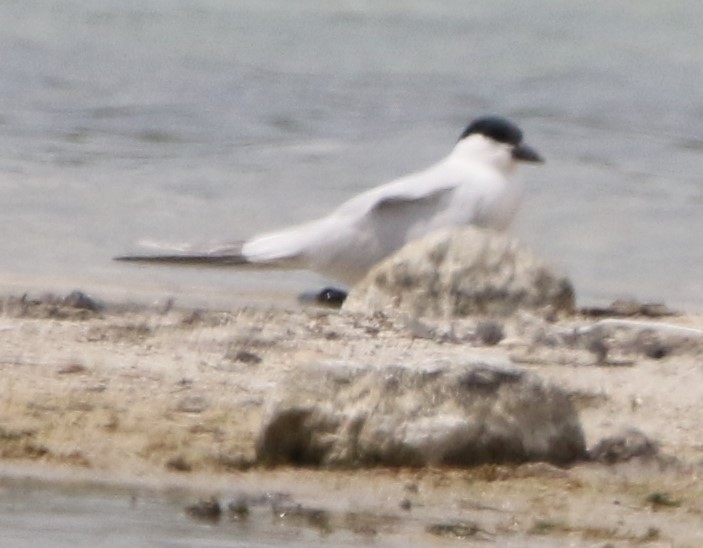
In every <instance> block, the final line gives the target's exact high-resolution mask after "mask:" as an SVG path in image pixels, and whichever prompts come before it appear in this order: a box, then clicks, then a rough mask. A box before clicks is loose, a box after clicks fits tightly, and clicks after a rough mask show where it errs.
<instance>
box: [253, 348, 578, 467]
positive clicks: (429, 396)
mask: <svg viewBox="0 0 703 548" xmlns="http://www.w3.org/2000/svg"><path fill="white" fill-rule="evenodd" d="M584 456H585V443H584V437H583V432H582V429H581V424H580V422H579V419H578V416H577V413H576V411H575V409H574V407H573V406H572V404H571V401H570V399H569V396H568V395H567V394H566V393H565V392H564V391H562V390H561V389H559V388H557V387H555V386H551V385H548V384H545V383H543V382H542V381H541V380H540V379H538V378H537V377H535V376H533V375H531V374H528V373H527V372H525V371H523V370H521V369H518V368H516V367H514V366H512V365H503V364H487V363H469V364H463V365H457V364H447V363H438V364H429V365H426V366H421V367H407V366H402V365H392V366H384V367H370V366H368V367H366V366H354V365H350V364H345V363H338V362H325V363H318V364H311V365H308V366H306V367H303V368H299V369H297V370H295V371H293V372H291V373H289V374H288V375H287V376H286V377H284V378H283V379H282V380H281V381H280V383H279V385H278V388H277V389H276V390H275V391H274V392H273V393H272V394H271V395H270V396H269V400H268V402H267V404H266V407H265V412H264V418H263V421H262V427H261V430H260V432H259V436H258V440H257V460H259V462H262V463H266V464H296V465H304V466H331V467H362V466H375V465H383V466H425V465H453V466H467V465H474V464H480V463H503V462H526V461H548V462H553V463H558V464H563V463H568V462H571V461H574V460H576V459H580V458H583V457H584Z"/></svg>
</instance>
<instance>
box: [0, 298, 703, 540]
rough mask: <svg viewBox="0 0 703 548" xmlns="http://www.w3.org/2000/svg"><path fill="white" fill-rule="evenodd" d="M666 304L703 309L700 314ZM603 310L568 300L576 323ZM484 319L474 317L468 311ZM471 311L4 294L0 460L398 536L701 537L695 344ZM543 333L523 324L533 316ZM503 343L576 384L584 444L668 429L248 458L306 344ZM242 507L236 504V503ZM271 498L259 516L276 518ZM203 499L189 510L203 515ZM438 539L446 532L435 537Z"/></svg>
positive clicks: (320, 527)
mask: <svg viewBox="0 0 703 548" xmlns="http://www.w3.org/2000/svg"><path fill="white" fill-rule="evenodd" d="M633 320H636V321H660V322H666V323H667V324H672V325H677V326H683V327H689V328H695V329H702V328H703V318H701V317H699V316H695V315H675V316H667V317H665V318H658V319H652V318H647V317H640V316H635V317H634V318H633ZM595 321H597V319H594V318H587V317H584V316H576V317H570V318H561V319H559V320H558V321H556V322H555V323H550V324H549V325H550V326H553V327H554V326H556V327H558V328H563V329H565V330H568V329H573V328H574V327H577V326H584V325H589V324H592V323H594V322H595ZM472 322H473V323H472ZM474 327H475V321H474V320H465V321H457V322H452V323H451V324H444V325H441V326H436V327H435V328H434V329H432V330H429V331H428V330H425V329H420V328H418V325H417V323H413V322H397V321H389V320H386V319H379V318H364V317H359V316H351V315H348V314H345V313H340V312H339V311H334V310H324V309H313V308H300V307H289V308H286V307H282V306H273V305H256V306H247V307H241V308H238V309H235V310H231V311H224V312H219V311H214V310H185V309H178V308H174V307H172V306H170V305H169V303H164V304H163V306H158V307H141V306H130V305H111V306H108V307H105V308H103V309H101V310H91V306H90V303H89V302H80V301H76V300H73V301H70V302H64V301H63V300H62V299H58V298H41V299H32V298H13V297H7V298H5V299H4V300H3V301H2V314H1V315H0V363H1V364H2V370H3V375H2V378H0V385H1V386H2V393H3V394H4V398H3V400H2V402H1V403H0V455H1V456H2V461H0V466H2V470H1V471H0V474H2V476H3V477H5V478H27V477H29V478H34V479H40V480H48V481H51V482H73V483H75V482H79V483H85V484H101V485H105V486H121V487H125V486H138V487H140V488H150V489H156V490H162V489H169V488H183V489H185V490H187V492H188V493H189V495H188V497H190V498H191V499H192V501H193V502H194V501H195V500H197V499H198V498H200V497H205V498H209V497H215V498H216V500H217V501H218V503H219V504H220V506H221V508H222V509H223V510H224V513H223V514H222V516H221V517H220V521H221V522H225V521H226V522H227V523H230V522H232V521H233V520H235V521H236V520H238V519H240V518H241V516H238V515H236V512H234V513H230V512H228V511H227V507H228V504H229V503H230V502H237V501H239V503H240V504H242V505H244V506H246V508H247V509H248V512H247V517H246V519H249V520H254V521H256V520H259V519H271V517H270V516H271V514H272V513H273V515H274V516H279V517H280V519H285V520H287V521H288V522H289V523H293V524H294V525H295V526H296V527H303V528H306V529H309V528H312V529H313V530H316V531H318V532H319V533H320V534H324V536H325V538H326V539H328V540H329V542H330V543H332V544H334V543H335V539H337V541H340V542H341V541H342V540H343V539H346V540H349V539H352V540H353V539H357V540H358V541H359V542H363V539H365V538H366V539H368V538H370V537H373V538H375V539H376V542H382V543H383V544H385V545H387V544H394V543H397V544H398V545H401V544H402V543H403V542H404V541H407V539H408V538H412V539H414V540H415V541H416V543H420V544H428V545H432V544H434V543H437V542H449V541H450V540H451V539H454V540H457V539H470V540H471V539H473V540H484V541H495V542H499V543H500V544H501V545H515V546H522V545H525V544H530V545H545V546H551V545H554V546H557V545H563V543H564V542H569V543H575V544H576V545H580V544H586V545H594V544H595V545H608V544H609V545H613V546H618V545H623V546H624V545H630V544H632V543H635V542H639V543H644V544H648V543H649V544H650V545H662V546H668V545H676V546H698V545H700V544H701V542H703V528H702V527H701V526H700V522H701V516H702V515H703V487H702V486H701V484H700V482H699V476H700V475H701V472H702V471H703V466H702V465H701V464H702V462H703V460H702V457H703V441H702V440H701V437H700V425H701V424H702V423H703V405H702V404H701V402H702V401H703V383H700V375H701V373H702V372H703V365H701V364H702V361H701V355H702V352H701V350H700V349H699V348H698V346H696V345H695V344H694V345H689V346H687V347H686V348H683V347H682V348H667V349H666V351H665V352H661V353H657V352H651V353H650V354H651V355H650V356H647V353H646V352H645V353H643V352H641V349H638V348H635V347H626V346H623V347H618V348H616V349H614V350H613V351H612V352H609V353H608V354H607V355H603V354H602V353H601V354H599V351H598V349H597V348H596V349H593V348H591V349H588V348H587V349H579V348H567V347H559V346H558V345H555V346H552V347H549V345H545V344H536V342H535V338H534V336H533V334H529V333H528V332H530V330H528V329H525V322H524V319H523V320H521V321H517V320H515V321H512V320H511V321H508V322H506V323H505V325H504V328H505V331H506V334H507V336H506V338H505V339H503V340H502V341H501V342H500V343H499V344H497V345H494V346H484V345H482V344H481V343H479V342H473V343H470V342H466V341H467V340H468V339H462V337H461V336H460V335H461V333H463V332H469V331H471V329H472V328H474ZM530 333H531V332H530ZM468 358H470V359H491V360H493V359H495V360H501V359H502V360H511V361H513V362H515V363H517V364H519V365H520V366H522V367H525V368H527V369H529V370H531V371H533V372H534V373H536V374H537V375H539V376H541V377H543V378H545V379H549V380H551V381H552V382H554V383H557V384H559V385H561V386H563V387H565V388H566V389H567V390H569V391H570V392H571V393H572V395H573V400H574V402H575V404H576V405H577V406H578V408H579V410H580V415H581V420H582V423H583V427H584V431H585V434H586V438H587V442H588V445H589V447H592V446H594V445H595V444H596V443H597V442H599V441H600V440H602V439H603V438H605V437H607V436H611V435H614V434H617V433H618V432H620V431H621V429H622V428H624V427H635V428H638V429H639V430H641V431H642V432H644V434H646V436H648V437H649V438H650V439H652V440H654V441H655V442H657V444H658V447H659V452H658V455H657V456H655V457H650V458H634V459H632V460H629V461H628V462H623V463H617V464H603V463H597V462H584V463H580V464H577V465H575V466H572V467H569V468H566V469H561V468H556V467H553V466H551V465H547V464H540V463H535V464H524V465H515V466H509V465H500V466H499V465H485V466H480V467H477V468H471V469H436V468H431V469H415V470H413V469H384V468H379V469H373V470H363V471H329V470H311V469H303V470H301V469H293V468H277V469H266V468H263V467H260V466H258V465H257V464H256V462H255V454H254V440H255V437H256V433H257V429H258V426H259V421H260V414H261V409H262V404H263V402H264V400H265V398H266V395H267V393H268V392H269V391H270V390H271V389H272V387H273V386H275V384H276V382H277V379H278V378H280V376H281V374H282V373H283V372H284V371H287V370H294V369H295V368H296V366H297V365H298V364H301V363H305V362H309V361H316V360H325V359H334V360H342V361H347V362H350V363H352V362H353V363H365V364H382V363H392V362H403V363H408V362H410V363H413V362H417V363H422V362H423V361H425V360H466V359H468ZM235 507H236V504H235ZM264 516H266V517H265V518H264ZM194 519H195V518H194ZM440 539H442V540H440Z"/></svg>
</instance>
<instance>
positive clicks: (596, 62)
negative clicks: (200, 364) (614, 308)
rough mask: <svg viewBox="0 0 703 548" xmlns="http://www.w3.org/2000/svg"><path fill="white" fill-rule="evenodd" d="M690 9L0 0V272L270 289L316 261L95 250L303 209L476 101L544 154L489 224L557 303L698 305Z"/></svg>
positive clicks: (425, 153)
mask: <svg viewBox="0 0 703 548" xmlns="http://www.w3.org/2000/svg"><path fill="white" fill-rule="evenodd" d="M702 20H703V4H701V3H700V2H694V1H692V0H680V1H679V2H676V3H664V2H658V1H654V0H642V1H640V2H637V3H632V2H628V1H625V0H596V1H593V2H588V3H574V2H570V1H566V0H563V1H554V0H532V1H530V0H528V1H522V2H516V1H511V2H507V1H495V0H484V1H475V2H470V3H467V2H464V1H459V0H456V1H452V0H444V1H439V2H432V3H429V2H420V1H392V0H386V1H382V2H379V1H371V0H369V1H361V0H358V1H340V2H333V3H332V2H323V1H321V0H298V1H295V2H283V1H261V0H256V1H253V0H251V1H230V0H138V1H137V0H119V1H118V0H101V1H96V0H14V1H13V0H5V1H3V2H2V3H1V4H0V223H1V225H0V226H2V238H0V290H2V291H3V292H5V293H7V292H11V293H21V292H24V291H30V292H36V291H41V290H56V291H64V290H72V289H81V290H84V291H87V292H89V293H90V294H92V295H95V296H98V297H102V298H107V299H131V300H147V301H150V300H159V299H164V298H168V297H175V298H176V300H177V301H178V302H181V303H187V304H199V305H200V304H207V305H210V306H218V305H222V306H228V305H230V304H232V303H234V302H237V301H249V300H259V299H264V300H266V299H276V300H280V299H283V300H288V299H290V300H292V299H294V297H295V295H296V294H297V293H299V292H301V291H306V290H311V289H316V288H318V287H319V286H321V284H324V283H326V280H322V279H320V278H318V277H317V276H316V275H313V274H311V273H306V272H280V271H277V272H266V273H261V272H253V271H244V272H235V271H231V270H229V271H221V270H218V271H213V270H198V269H180V270H179V269H167V268H161V267H158V268H157V267H135V266H133V265H125V264H118V263H113V262H111V257H112V256H114V255H117V254H120V253H124V252H127V251H134V250H135V248H136V243H137V242H138V241H139V240H143V239H153V240H162V241H175V242H179V241H196V242H197V241H204V240H214V239H225V240H228V239H229V240H233V239H240V238H245V237H247V236H250V235H253V234H255V233H257V232H260V231H263V230H269V229H272V228H277V227H281V226H284V225H286V224H290V223H296V222H301V221H305V220H308V219H311V218H313V217H316V216H319V215H321V214H323V213H325V212H327V211H328V210H330V209H331V208H333V207H335V206H337V205H338V204H339V203H341V202H342V201H344V200H346V199H347V198H348V197H350V196H352V195H354V194H356V193H358V192H360V191H362V190H364V189H366V188H369V187H372V186H375V185H377V184H379V183H381V182H384V181H386V180H388V179H391V178H394V177H396V176H399V175H403V174H405V173H407V172H409V171H413V170H416V169H418V168H423V167H426V166H427V165H428V164H430V163H432V162H434V161H436V160H438V159H440V158H441V157H442V156H443V155H445V154H446V153H447V152H448V151H449V150H450V148H451V147H452V146H453V145H454V143H455V141H456V139H457V137H458V136H459V134H460V133H461V131H462V130H463V129H464V127H465V125H466V124H467V123H468V122H469V121H470V120H471V119H472V118H474V117H475V116H478V115H481V114H485V113H495V114H500V115H504V116H507V117H509V118H511V119H513V120H514V121H516V122H518V123H519V125H520V126H521V127H522V128H523V130H524V132H525V135H526V141H527V142H528V143H530V144H531V145H533V146H534V147H535V148H537V149H538V150H539V151H540V152H541V153H542V154H543V155H544V156H545V157H546V159H547V163H546V164H545V165H543V166H535V167H531V166H525V167H524V168H523V169H522V171H521V173H522V176H523V179H524V181H525V187H526V188H525V191H526V192H525V201H524V203H523V207H522V210H521V212H520V215H519V218H518V220H517V222H516V224H515V225H514V227H513V229H512V232H513V233H514V234H515V235H517V236H518V237H519V238H520V239H522V240H523V241H525V242H527V243H528V244H530V245H531V246H532V247H533V248H534V249H535V250H536V251H537V252H538V253H539V254H541V255H543V256H545V257H546V258H548V259H549V260H550V261H551V262H552V263H554V264H555V265H557V266H558V267H560V268H562V269H563V270H564V271H566V272H567V273H568V274H569V275H570V276H571V278H572V279H573V281H574V283H575V286H576V288H577V294H578V299H579V301H580V304H584V305H585V304H602V303H605V302H608V301H610V300H612V299H614V298H617V297H634V298H638V299H641V300H647V301H665V302H666V303H667V304H669V305H670V306H674V307H679V308H685V309H687V310H691V311H701V310H703V253H701V246H700V243H699V238H700V235H701V232H702V231H703V216H702V215H701V208H702V206H703V184H702V183H703V181H702V177H701V165H702V164H703V131H702V130H703V94H702V93H701V89H703V70H701V66H703V40H701V38H700V21H702Z"/></svg>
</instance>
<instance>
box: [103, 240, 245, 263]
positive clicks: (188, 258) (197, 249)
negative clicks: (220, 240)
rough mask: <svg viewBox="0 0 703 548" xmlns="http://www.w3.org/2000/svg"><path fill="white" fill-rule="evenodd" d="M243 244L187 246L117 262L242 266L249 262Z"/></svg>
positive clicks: (121, 257)
mask: <svg viewBox="0 0 703 548" xmlns="http://www.w3.org/2000/svg"><path fill="white" fill-rule="evenodd" d="M242 245H243V242H234V243H228V244H219V245H209V246H204V245H203V246H197V245H196V246H187V247H186V248H185V249H180V248H178V246H176V248H177V249H175V250H174V249H169V250H168V252H166V250H164V252H163V253H144V254H134V255H121V256H119V257H114V258H113V260H115V261H124V262H130V263H164V264H176V265H195V266H242V265H246V264H249V261H248V260H247V259H246V257H244V255H242Z"/></svg>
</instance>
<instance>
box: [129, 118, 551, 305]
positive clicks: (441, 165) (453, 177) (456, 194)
mask: <svg viewBox="0 0 703 548" xmlns="http://www.w3.org/2000/svg"><path fill="white" fill-rule="evenodd" d="M519 162H543V159H542V157H541V156H540V155H539V153H538V152H537V151H536V150H535V149H533V148H532V147H530V146H528V145H527V144H525V143H524V142H523V135H522V131H521V130H520V128H518V126H517V125H515V124H514V123H513V122H511V121H509V120H506V119H505V118H502V117H498V116H483V117H480V118H477V119H475V120H473V121H472V122H471V123H470V124H469V125H468V126H467V127H466V129H465V130H464V132H463V133H462V134H461V136H460V137H459V140H458V142H457V143H456V144H455V145H454V148H453V149H452V150H451V151H450V153H449V154H448V155H447V156H446V157H445V158H443V159H442V160H440V161H439V162H437V163H435V164H434V165H432V166H430V167H428V168H427V169H424V170H422V171H419V172H417V173H412V174H410V175H406V176H404V177H401V178H399V179H395V180H393V181H391V182H389V183H386V184H383V185H380V186H378V187H375V188H372V189H370V190H366V191H365V192H362V193H361V194H358V195H357V196H355V197H353V198H351V199H350V200H348V201H346V202H344V203H343V204H342V205H340V206H339V207H337V208H336V209H335V210H334V211H332V212H331V213H330V214H329V215H327V216H325V217H322V218H320V219H317V220H313V221H310V222H307V223H304V224H300V225H296V226H292V227H288V228H284V229H281V230H276V231H273V232H269V233H266V234H262V235H259V236H254V237H253V238H250V239H248V240H245V241H239V242H229V243H220V244H211V245H205V246H198V245H192V246H186V247H180V248H178V247H171V248H168V249H163V250H160V251H159V252H158V253H156V254H144V255H125V256H121V257H115V260H119V261H131V262H144V263H169V264H181V265H211V266H244V265H251V266H255V267H278V268H287V269H306V270H312V271H314V272H317V273H319V274H321V275H323V276H325V277H327V278H331V279H333V280H336V281H338V282H342V283H343V284H345V285H347V286H348V287H351V286H353V285H354V284H355V283H356V282H358V281H359V280H361V279H362V278H363V277H364V276H365V275H366V273H367V272H368V271H369V270H370V269H371V267H373V266H374V265H375V264H377V263H378V262H380V261H381V260H383V259H384V258H385V257H387V256H389V255H391V254H392V253H393V252H395V251H396V250H398V249H400V248H401V247H403V246H404V245H405V244H406V243H408V242H410V241H412V240H416V239H418V238H422V237H423V236H425V235H427V234H430V233H431V232H433V231H435V230H438V229H442V228H450V227H460V226H464V225H475V226H479V227H485V228H492V229H496V230H501V231H502V230H505V229H506V228H507V227H508V226H509V224H510V222H511V221H512V219H513V217H514V215H515V212H516V211H517V209H518V206H519V203H520V199H521V194H522V192H521V185H520V184H519V181H518V180H517V179H516V176H515V170H516V167H517V164H518V163H519ZM325 291H326V292H328V294H327V295H326V296H325V295H324V293H325ZM334 291H336V290H333V289H326V290H323V292H322V293H321V294H320V296H321V297H320V298H321V299H322V300H325V299H327V300H336V299H338V298H340V299H342V300H343V298H344V295H345V293H344V292H341V291H340V292H339V293H340V294H341V295H342V296H341V297H340V296H339V295H338V294H335V293H331V294H330V293H329V292H334ZM330 295H331V296H330Z"/></svg>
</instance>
